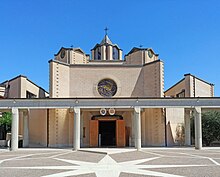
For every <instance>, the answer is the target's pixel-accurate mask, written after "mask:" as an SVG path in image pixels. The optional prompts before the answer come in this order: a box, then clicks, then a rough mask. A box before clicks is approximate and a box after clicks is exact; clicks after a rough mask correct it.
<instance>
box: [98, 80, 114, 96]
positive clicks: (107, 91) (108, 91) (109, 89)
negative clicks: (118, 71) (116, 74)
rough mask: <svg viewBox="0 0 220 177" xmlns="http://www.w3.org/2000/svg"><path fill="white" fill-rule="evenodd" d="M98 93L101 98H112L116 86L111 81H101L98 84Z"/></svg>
mask: <svg viewBox="0 0 220 177" xmlns="http://www.w3.org/2000/svg"><path fill="white" fill-rule="evenodd" d="M98 92H99V94H100V95H101V96H103V97H112V96H114V95H115V94H116V92H117V85H116V83H115V81H113V80H111V79H103V80H101V81H100V82H99V83H98Z"/></svg>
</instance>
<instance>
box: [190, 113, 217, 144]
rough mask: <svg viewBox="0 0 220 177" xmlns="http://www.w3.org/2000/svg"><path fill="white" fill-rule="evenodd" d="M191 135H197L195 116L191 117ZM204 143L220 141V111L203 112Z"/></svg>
mask: <svg viewBox="0 0 220 177" xmlns="http://www.w3.org/2000/svg"><path fill="white" fill-rule="evenodd" d="M191 135H192V137H195V125H194V118H192V119H191ZM202 141H203V142H202V143H203V145H206V146H210V144H211V143H212V142H213V141H220V112H217V111H209V112H205V113H202Z"/></svg>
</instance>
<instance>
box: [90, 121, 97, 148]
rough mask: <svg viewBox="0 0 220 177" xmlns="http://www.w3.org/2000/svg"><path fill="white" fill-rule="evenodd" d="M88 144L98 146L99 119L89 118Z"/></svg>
mask: <svg viewBox="0 0 220 177" xmlns="http://www.w3.org/2000/svg"><path fill="white" fill-rule="evenodd" d="M89 131H90V132H89V145H90V147H98V133H99V121H98V120H90V130H89Z"/></svg>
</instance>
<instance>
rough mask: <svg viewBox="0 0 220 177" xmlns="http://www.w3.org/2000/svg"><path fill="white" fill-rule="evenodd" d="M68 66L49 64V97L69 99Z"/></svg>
mask: <svg viewBox="0 0 220 177" xmlns="http://www.w3.org/2000/svg"><path fill="white" fill-rule="evenodd" d="M69 78H70V75H69V65H65V64H62V63H59V62H50V97H51V98H56V97H62V98H65V97H69V84H70V80H69Z"/></svg>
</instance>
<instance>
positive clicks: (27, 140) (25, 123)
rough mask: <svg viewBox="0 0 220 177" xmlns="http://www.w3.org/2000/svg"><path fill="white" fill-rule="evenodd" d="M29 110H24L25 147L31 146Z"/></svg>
mask: <svg viewBox="0 0 220 177" xmlns="http://www.w3.org/2000/svg"><path fill="white" fill-rule="evenodd" d="M28 115H29V114H28V110H26V111H24V112H23V147H28V146H29V116H28Z"/></svg>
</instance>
